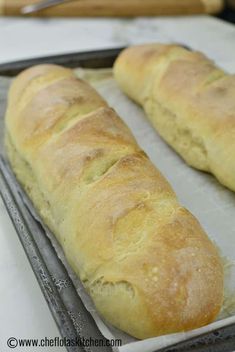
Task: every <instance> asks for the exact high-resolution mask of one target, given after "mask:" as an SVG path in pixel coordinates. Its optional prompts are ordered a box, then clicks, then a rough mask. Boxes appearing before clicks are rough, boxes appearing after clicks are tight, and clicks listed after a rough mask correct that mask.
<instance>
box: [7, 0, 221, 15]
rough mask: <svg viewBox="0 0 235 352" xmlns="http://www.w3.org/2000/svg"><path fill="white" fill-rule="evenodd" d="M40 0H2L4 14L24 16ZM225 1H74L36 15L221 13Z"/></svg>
mask: <svg viewBox="0 0 235 352" xmlns="http://www.w3.org/2000/svg"><path fill="white" fill-rule="evenodd" d="M38 1H39V0H0V14H1V15H6V16H7V15H8V16H19V15H21V12H20V10H21V8H22V7H24V6H26V5H29V4H33V3H37V2H38ZM222 8H223V0H73V1H69V2H68V3H65V4H60V5H56V6H53V7H51V8H48V9H45V10H41V11H38V12H37V13H35V14H33V15H34V16H59V17H63V16H64V17H68V16H69V17H75V16H81V17H83V16H112V17H117V16H129V17H130V16H164V15H175V16H176V15H190V14H202V13H218V12H220V11H221V10H222Z"/></svg>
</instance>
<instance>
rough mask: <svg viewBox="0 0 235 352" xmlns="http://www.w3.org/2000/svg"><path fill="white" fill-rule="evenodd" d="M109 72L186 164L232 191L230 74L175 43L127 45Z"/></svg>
mask: <svg viewBox="0 0 235 352" xmlns="http://www.w3.org/2000/svg"><path fill="white" fill-rule="evenodd" d="M114 74H115V78H116V80H117V82H118V83H119V85H120V87H121V88H122V89H123V90H124V92H125V93H126V94H127V95H128V96H129V97H131V98H132V99H134V100H135V101H136V102H137V103H139V104H140V105H142V106H143V108H144V110H145V111H146V114H147V116H148V118H149V119H150V121H151V122H152V124H153V126H154V127H155V128H156V130H157V131H158V132H159V134H160V135H161V136H162V137H163V138H164V139H165V140H166V141H167V142H168V143H169V144H170V145H171V146H172V147H173V148H174V149H175V150H176V151H177V152H178V153H179V154H180V155H181V156H182V158H183V159H184V160H185V161H186V162H187V163H188V164H189V165H191V166H193V167H195V168H197V169H199V170H203V171H207V172H210V173H212V174H213V175H215V177H216V178H217V179H218V180H219V181H220V182H221V183H222V184H223V185H225V186H227V187H228V188H230V189H231V190H233V191H235V157H234V151H235V77H234V75H229V74H226V73H225V72H224V71H223V70H221V69H219V68H218V67H216V66H215V64H214V63H213V62H212V61H210V60H209V59H207V58H206V57H205V56H204V55H203V54H201V53H198V52H191V51H189V50H187V49H184V48H183V47H180V46H177V45H163V44H149V45H141V46H135V47H131V48H128V49H126V50H124V51H123V52H122V53H121V54H120V56H119V57H118V59H117V61H116V63H115V66H114Z"/></svg>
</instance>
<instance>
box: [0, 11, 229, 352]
mask: <svg viewBox="0 0 235 352" xmlns="http://www.w3.org/2000/svg"><path fill="white" fill-rule="evenodd" d="M153 41H160V42H172V41H174V42H179V43H182V44H186V45H189V46H191V47H192V48H194V49H198V50H203V51H204V52H205V53H206V54H207V55H208V56H210V57H211V58H213V59H215V60H216V61H217V63H218V64H220V65H221V66H222V67H224V68H225V69H227V70H228V71H231V72H235V26H232V25H230V24H226V23H225V22H222V21H219V20H217V19H214V18H210V17H207V16H198V17H188V18H186V17H185V18H151V19H146V18H141V19H134V20H129V19H128V20H118V19H69V20H68V19H53V20H52V19H50V20H49V19H45V20H44V19H37V20H35V19H15V18H3V19H0V62H1V63H3V62H8V61H14V60H18V59H23V58H29V57H36V56H44V55H50V54H57V53H67V52H74V51H84V50H92V49H98V48H109V47H119V46H125V45H129V44H133V43H141V42H153ZM221 43H223V45H221ZM0 270H1V273H2V274H1V280H0V299H1V301H0V351H1V352H5V351H10V349H9V348H8V347H7V345H6V340H7V339H8V338H9V337H11V336H13V337H19V338H43V337H45V336H47V337H51V338H54V337H55V336H59V332H58V329H57V327H56V324H55V322H54V321H53V318H52V316H51V313H50V311H49V308H48V307H47V304H46V301H45V299H44V297H43V295H42V293H41V291H40V288H39V286H38V283H37V281H36V279H35V277H34V274H33V272H32V270H31V268H30V265H29V263H28V260H27V258H26V256H25V253H24V251H23V248H22V246H21V244H20V242H19V239H18V237H17V234H16V233H15V230H14V228H13V225H12V224H11V221H10V219H9V217H8V215H7V213H6V210H5V208H4V206H3V204H2V201H1V200H0ZM15 350H16V351H18V350H19V351H28V352H30V351H35V348H33V347H31V348H30V347H27V348H16V349H15ZM38 350H44V351H47V350H48V351H58V350H59V351H65V349H64V348H52V347H51V348H48V349H47V348H44V349H43V348H41V349H40V348H37V351H38Z"/></svg>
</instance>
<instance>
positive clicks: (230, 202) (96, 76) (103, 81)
mask: <svg viewBox="0 0 235 352" xmlns="http://www.w3.org/2000/svg"><path fill="white" fill-rule="evenodd" d="M76 73H77V75H78V76H79V77H80V78H83V79H86V80H88V81H89V82H90V83H91V84H92V85H93V86H94V87H95V88H96V89H97V90H98V91H99V92H100V94H101V95H102V96H103V97H104V98H105V99H106V100H107V101H108V102H109V104H110V106H112V107H113V108H114V109H115V110H116V111H117V112H118V114H119V115H120V116H121V117H122V119H123V120H124V121H125V122H126V123H127V125H128V126H129V127H130V129H131V130H132V132H133V134H134V135H135V137H136V139H137V141H138V143H139V144H140V146H141V147H142V148H143V149H144V151H145V152H146V153H147V154H148V155H149V157H150V159H151V160H152V161H153V163H154V164H155V165H156V166H157V168H158V169H160V170H161V172H162V173H163V174H164V175H165V177H166V178H167V179H168V180H169V182H170V183H171V185H172V186H173V188H174V190H175V192H176V194H177V195H178V198H179V200H180V202H181V204H183V205H184V206H185V207H187V208H188V209H189V210H190V211H191V212H192V213H193V214H194V215H195V216H196V217H197V218H198V220H199V221H200V223H201V224H202V226H203V227H204V229H205V230H206V232H207V233H208V235H209V236H210V238H211V239H212V240H213V241H215V243H216V245H217V246H218V248H219V250H220V253H221V256H222V257H223V259H224V268H225V300H224V305H223V309H222V311H221V314H220V316H219V317H218V320H217V321H216V322H214V323H212V324H210V325H207V326H206V327H203V328H201V329H196V330H193V331H190V332H187V333H179V334H172V335H166V336H161V337H157V338H152V339H146V340H143V341H138V340H135V339H134V338H132V337H130V336H128V335H127V334H125V333H123V332H121V331H120V330H118V329H115V328H113V327H111V326H110V325H108V324H107V323H105V322H104V321H103V320H102V319H101V318H100V316H99V315H98V313H97V312H96V310H95V307H94V305H93V303H92V301H91V299H90V297H89V296H88V295H87V293H86V292H85V290H84V288H83V286H82V284H81V282H80V280H79V279H78V278H77V277H76V276H75V275H74V273H73V272H72V270H71V268H70V267H69V265H68V264H67V262H66V259H65V257H64V255H63V251H62V249H61V247H60V246H59V244H58V243H57V241H56V240H55V238H54V237H53V235H51V234H50V232H48V231H47V235H48V236H49V237H50V239H51V241H52V244H53V246H54V247H55V248H56V251H57V254H58V256H59V257H60V258H61V259H62V261H63V263H64V264H65V266H66V268H67V270H68V272H69V275H70V277H71V278H72V280H73V282H74V284H75V286H76V288H77V292H78V294H79V295H80V297H81V298H82V300H83V302H84V304H85V306H86V308H87V309H88V310H89V311H90V312H91V314H92V316H93V317H94V319H95V321H96V323H97V325H98V327H99V329H100V331H101V332H102V334H103V335H104V336H105V337H107V338H121V339H122V342H123V346H122V347H120V348H119V351H120V352H152V351H156V350H157V349H161V348H163V347H167V346H170V345H171V344H174V343H176V342H180V341H182V340H185V339H187V338H190V337H193V336H197V335H199V334H202V333H204V332H207V331H210V330H214V329H216V328H219V327H222V326H225V325H228V324H231V323H232V322H235V216H234V215H235V194H234V193H233V192H230V191H229V190H227V189H226V188H224V187H223V186H221V185H220V184H219V183H218V181H216V180H215V178H214V177H213V176H210V175H208V174H206V173H202V172H200V171H197V170H194V169H192V168H190V167H188V166H187V165H186V164H185V163H184V161H183V160H182V159H181V158H180V157H179V156H178V155H177V154H176V153H175V152H174V151H173V150H172V149H171V148H170V147H168V146H167V144H166V143H165V142H164V141H163V140H162V139H161V138H160V136H159V135H158V134H157V132H156V131H155V130H154V129H153V128H152V126H151V125H150V123H149V122H148V120H147V118H146V117H145V115H144V112H143V110H142V109H141V108H140V107H138V106H137V105H136V104H134V103H133V102H131V101H130V100H129V99H128V98H127V97H126V96H124V94H123V93H122V92H121V91H120V90H119V88H118V87H117V85H116V83H115V81H114V79H113V77H112V72H111V70H82V69H78V70H76ZM8 84H9V79H5V78H4V79H2V78H0V105H1V106H0V113H1V116H2V114H3V110H4V106H5V102H6V96H5V95H6V87H7V86H8ZM1 126H2V124H1ZM2 132H3V129H2V128H0V138H1V139H2ZM26 203H27V201H26ZM34 216H35V217H37V214H36V213H35V212H34Z"/></svg>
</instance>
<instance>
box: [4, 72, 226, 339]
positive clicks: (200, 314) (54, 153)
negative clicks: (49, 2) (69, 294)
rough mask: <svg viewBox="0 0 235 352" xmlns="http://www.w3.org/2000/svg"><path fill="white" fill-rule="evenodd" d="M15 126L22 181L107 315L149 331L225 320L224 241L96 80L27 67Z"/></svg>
mask: <svg viewBox="0 0 235 352" xmlns="http://www.w3.org/2000/svg"><path fill="white" fill-rule="evenodd" d="M6 131H7V133H6V146H7V152H8V157H9V160H10V163H11V165H12V168H13V170H14V172H15V174H16V176H17V178H18V180H19V181H20V182H21V184H22V185H23V187H24V189H25V190H26V192H27V193H28V194H29V196H30V198H31V199H32V201H33V203H34V205H35V207H36V209H37V210H38V211H39V213H40V215H41V217H42V219H43V220H44V222H45V224H46V225H48V226H49V228H50V229H51V230H52V231H53V233H54V234H55V236H56V238H57V240H58V241H59V243H60V244H61V246H62V248H63V250H64V252H65V255H66V258H67V260H68V262H69V263H70V265H71V267H72V268H73V269H74V271H75V272H76V273H77V274H78V275H79V277H80V278H81V280H82V281H83V283H84V285H85V287H86V288H87V290H88V292H89V293H90V295H91V297H92V299H93V301H94V303H95V305H96V307H97V309H98V311H99V312H100V314H101V315H102V316H103V317H104V318H105V319H106V320H107V321H109V322H110V323H112V324H113V325H114V326H116V327H118V328H120V329H122V330H124V331H126V332H127V333H129V334H131V335H133V336H135V337H137V338H146V337H151V336H157V335H160V334H165V333H171V332H177V331H183V330H189V329H192V328H196V327H199V326H202V325H205V324H207V323H209V322H211V321H212V320H213V319H214V318H215V317H216V315H217V314H218V312H219V310H220V307H221V304H222V299H223V273H222V265H221V261H220V258H219V256H218V253H217V251H216V249H215V247H214V245H213V244H212V243H211V241H210V240H209V239H208V237H207V236H206V234H205V233H204V231H203V230H202V228H201V226H200V224H199V223H198V221H197V220H196V219H195V218H194V217H193V216H192V215H191V214H190V213H189V212H188V211H187V210H186V209H184V208H183V207H182V206H180V204H179V203H178V201H177V199H176V196H175V194H174V192H173V190H172V188H171V187H170V185H169V184H168V183H167V181H166V180H165V179H164V177H163V176H162V175H161V173H160V172H159V171H158V170H157V169H156V168H155V167H154V166H153V165H152V163H151V162H150V160H149V159H148V158H147V156H146V155H145V154H144V153H143V152H142V151H141V150H140V148H139V147H138V145H137V144H136V141H135V139H134V137H133V135H132V134H131V132H130V131H129V129H128V128H127V127H126V125H125V124H124V123H123V122H122V121H121V119H120V118H119V117H118V116H117V115H116V113H115V112H114V111H113V110H112V109H111V108H109V107H108V106H107V104H106V103H105V102H104V100H103V99H102V98H101V97H100V96H99V95H98V94H97V93H96V92H95V91H94V90H93V89H92V88H91V87H89V86H88V85H87V84H86V83H85V82H83V81H81V80H77V79H76V78H75V77H74V76H73V73H72V71H70V70H67V69H64V68H62V67H58V66H51V65H45V66H38V67H35V68H32V69H29V70H27V71H25V72H23V73H22V74H21V75H20V76H19V77H18V78H16V80H15V82H14V83H13V85H12V87H11V90H10V93H9V104H8V110H7V115H6Z"/></svg>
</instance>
